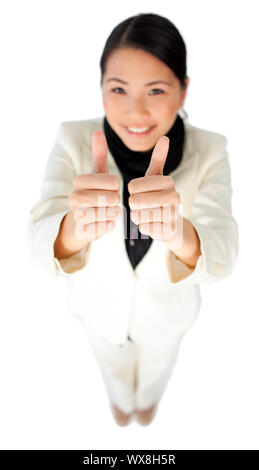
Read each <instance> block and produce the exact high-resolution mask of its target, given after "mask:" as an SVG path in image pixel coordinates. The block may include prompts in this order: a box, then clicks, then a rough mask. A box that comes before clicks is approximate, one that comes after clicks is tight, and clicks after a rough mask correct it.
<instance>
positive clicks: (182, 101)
mask: <svg viewBox="0 0 259 470" xmlns="http://www.w3.org/2000/svg"><path fill="white" fill-rule="evenodd" d="M189 83H190V77H186V79H185V88H184V89H182V88H181V102H180V107H179V109H181V108H182V107H183V105H184V101H185V98H186V95H187V90H188V86H189Z"/></svg>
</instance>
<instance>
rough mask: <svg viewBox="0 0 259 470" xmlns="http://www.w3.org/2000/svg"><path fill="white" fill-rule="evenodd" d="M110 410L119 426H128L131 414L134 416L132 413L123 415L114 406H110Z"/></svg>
mask: <svg viewBox="0 0 259 470" xmlns="http://www.w3.org/2000/svg"><path fill="white" fill-rule="evenodd" d="M111 408H112V413H113V417H114V419H115V421H116V423H117V424H118V425H119V426H127V425H128V424H130V422H131V421H132V420H131V418H132V417H133V414H134V413H133V412H132V413H124V412H123V411H121V410H120V409H119V408H118V407H117V406H116V405H114V404H111Z"/></svg>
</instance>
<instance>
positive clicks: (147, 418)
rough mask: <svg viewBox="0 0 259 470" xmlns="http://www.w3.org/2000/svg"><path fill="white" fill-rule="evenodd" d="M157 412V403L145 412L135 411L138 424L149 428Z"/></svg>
mask: <svg viewBox="0 0 259 470" xmlns="http://www.w3.org/2000/svg"><path fill="white" fill-rule="evenodd" d="M156 411H157V403H156V404H155V405H153V406H152V407H150V408H147V409H145V410H137V409H136V410H135V414H136V418H137V422H138V423H139V424H142V426H147V425H148V424H150V423H151V421H153V419H154V417H155V415H156Z"/></svg>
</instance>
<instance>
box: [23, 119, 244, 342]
mask: <svg viewBox="0 0 259 470" xmlns="http://www.w3.org/2000/svg"><path fill="white" fill-rule="evenodd" d="M102 121H103V116H101V117H98V118H96V119H87V120H81V121H65V122H62V123H61V124H60V127H59V130H58V132H57V135H56V139H55V143H54V146H53V148H52V150H51V152H50V155H49V157H48V161H47V164H46V170H45V175H44V178H43V181H42V185H41V191H40V197H39V200H38V202H36V204H35V205H34V206H33V207H32V209H31V210H30V214H29V217H28V224H27V236H26V240H27V253H28V255H29V256H30V260H31V262H32V263H33V264H34V263H36V265H37V266H38V267H41V268H43V269H46V270H47V271H48V272H49V273H50V274H52V275H54V276H57V275H61V276H65V277H66V279H67V281H68V297H67V300H68V310H69V311H70V312H71V313H72V314H73V315H75V316H77V317H78V318H79V319H80V320H81V321H82V322H83V323H84V326H85V327H86V328H87V329H88V330H89V332H91V333H94V334H98V335H103V336H104V337H105V338H107V339H109V341H111V342H113V343H115V344H120V343H123V342H124V341H125V340H126V338H127V335H128V334H130V336H131V337H132V339H133V340H135V341H143V342H147V343H154V342H160V341H169V342H170V341H171V340H172V339H173V338H174V337H175V336H176V335H182V334H183V333H184V332H185V331H186V330H187V329H188V328H189V327H190V325H191V324H192V323H193V322H194V320H195V319H196V317H197V315H198V312H199V310H200V306H201V294H200V287H199V285H200V284H204V283H208V282H214V281H217V280H220V279H223V278H225V277H226V276H228V275H230V273H231V272H232V271H233V269H234V266H235V263H236V260H237V256H238V245H239V241H238V228H237V223H236V221H235V219H234V218H233V216H232V209H231V198H232V187H231V172H230V165H229V159H228V152H227V150H226V146H227V139H226V137H225V136H223V135H222V134H219V133H215V132H211V131H208V130H205V129H201V128H198V127H195V126H193V125H191V124H189V123H188V122H185V124H184V125H185V128H186V139H185V145H184V152H183V158H182V161H181V163H180V165H179V166H178V168H177V169H176V170H174V171H173V172H171V173H170V175H171V176H172V178H173V180H174V182H175V189H176V191H177V192H179V194H180V197H181V205H180V213H181V215H183V216H184V217H186V218H187V219H188V220H189V221H191V223H192V224H193V225H194V227H195V228H196V230H197V232H198V235H199V237H200V240H201V256H200V257H199V258H198V260H197V263H196V266H195V268H193V269H190V268H189V267H188V266H186V265H185V264H184V263H183V262H182V261H181V260H180V259H179V258H177V257H176V256H175V255H174V253H173V252H172V251H170V250H169V249H168V247H167V245H166V244H165V243H164V242H162V241H160V240H153V242H152V244H151V247H150V248H149V250H148V252H147V253H146V255H145V256H144V257H143V258H142V260H141V261H140V263H139V264H138V265H137V267H136V269H135V271H134V270H133V268H132V266H131V263H130V261H129V259H128V255H127V252H126V248H125V239H124V228H123V216H121V217H120V218H119V219H118V220H116V222H115V228H114V229H113V230H112V231H111V232H109V233H107V234H106V235H104V236H103V237H101V238H99V239H98V240H95V241H93V242H90V244H89V245H88V246H87V249H86V248H85V247H84V248H83V249H82V250H81V251H79V252H77V253H75V254H74V255H73V256H71V257H70V258H67V259H57V258H56V257H55V256H54V249H53V246H54V242H55V239H56V237H57V235H58V232H59V227H60V223H61V221H62V219H63V217H64V216H65V214H67V213H68V212H69V211H70V210H71V208H70V206H69V203H68V196H69V194H71V193H72V191H73V183H72V181H73V178H74V176H76V175H79V174H83V173H90V172H91V170H92V149H91V139H92V133H93V132H94V131H95V130H97V129H102V131H103V132H104V129H103V125H102ZM108 167H109V172H110V173H111V174H116V175H118V176H119V178H120V181H121V185H120V190H121V200H120V201H121V202H120V204H121V205H122V204H123V193H122V191H123V179H122V176H121V174H120V171H119V169H118V167H117V165H116V163H115V160H114V158H113V156H112V154H111V153H110V152H109V151H108ZM121 208H122V206H121Z"/></svg>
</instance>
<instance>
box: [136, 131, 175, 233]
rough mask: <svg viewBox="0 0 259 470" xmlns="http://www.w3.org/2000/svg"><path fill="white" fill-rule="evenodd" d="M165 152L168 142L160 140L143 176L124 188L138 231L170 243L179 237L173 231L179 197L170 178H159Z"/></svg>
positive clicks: (167, 140)
mask: <svg viewBox="0 0 259 470" xmlns="http://www.w3.org/2000/svg"><path fill="white" fill-rule="evenodd" d="M168 149H169V138H168V137H167V136H162V137H160V138H159V140H158V141H157V143H156V145H155V148H154V150H153V153H152V156H151V160H150V164H149V167H148V169H147V171H146V173H145V176H143V177H141V178H135V179H132V180H131V181H130V182H129V184H128V190H129V194H130V197H129V206H130V208H131V219H132V221H133V222H134V223H135V224H137V225H139V231H140V232H141V233H143V234H145V235H149V236H150V237H152V238H153V239H156V240H161V241H164V242H170V241H174V240H175V238H176V237H177V236H179V233H178V230H177V229H176V226H177V222H178V220H179V218H180V217H181V216H180V215H179V207H178V205H179V204H180V195H179V193H177V192H176V191H175V184H174V180H173V178H172V177H171V176H169V175H168V176H164V175H163V168H164V164H165V161H166V157H167V153H168Z"/></svg>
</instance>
